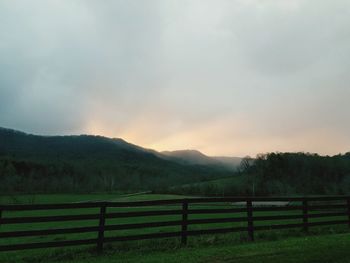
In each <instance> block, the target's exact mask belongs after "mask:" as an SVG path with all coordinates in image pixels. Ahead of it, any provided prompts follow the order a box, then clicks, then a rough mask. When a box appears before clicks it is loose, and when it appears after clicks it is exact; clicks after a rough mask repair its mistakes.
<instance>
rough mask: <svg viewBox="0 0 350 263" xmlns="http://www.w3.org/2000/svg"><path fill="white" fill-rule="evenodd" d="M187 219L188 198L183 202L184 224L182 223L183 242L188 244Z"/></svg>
mask: <svg viewBox="0 0 350 263" xmlns="http://www.w3.org/2000/svg"><path fill="white" fill-rule="evenodd" d="M187 219H188V200H187V199H184V200H183V202H182V225H181V244H182V245H186V244H187Z"/></svg>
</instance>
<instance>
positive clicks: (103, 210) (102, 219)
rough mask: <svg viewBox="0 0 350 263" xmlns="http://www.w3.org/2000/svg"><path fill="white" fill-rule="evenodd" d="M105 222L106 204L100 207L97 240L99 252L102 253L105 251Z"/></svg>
mask: <svg viewBox="0 0 350 263" xmlns="http://www.w3.org/2000/svg"><path fill="white" fill-rule="evenodd" d="M105 221H106V204H101V207H100V220H99V228H98V239H97V251H98V252H99V253H102V251H103V240H104V235H105Z"/></svg>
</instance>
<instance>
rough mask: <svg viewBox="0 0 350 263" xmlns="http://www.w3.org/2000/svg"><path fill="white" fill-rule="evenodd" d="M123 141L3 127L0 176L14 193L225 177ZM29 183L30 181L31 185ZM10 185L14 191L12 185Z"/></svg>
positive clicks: (222, 170) (213, 168) (216, 169)
mask: <svg viewBox="0 0 350 263" xmlns="http://www.w3.org/2000/svg"><path fill="white" fill-rule="evenodd" d="M160 155H161V154H160V153H157V152H156V151H153V150H149V149H144V148H142V147H139V146H137V145H133V144H130V143H128V142H126V141H124V140H122V139H117V138H114V139H111V138H106V137H102V136H92V135H79V136H39V135H31V134H26V133H24V132H20V131H15V130H11V129H5V128H0V174H1V175H6V176H2V178H0V179H2V180H3V184H2V185H3V186H4V185H7V189H10V188H11V187H12V188H14V189H13V190H14V191H21V190H28V191H29V190H31V189H23V188H25V187H26V186H29V185H31V186H33V187H36V188H37V189H35V190H41V191H43V190H45V191H46V190H50V189H54V191H60V190H62V189H65V188H67V189H72V190H74V189H78V188H79V189H83V188H86V189H95V190H98V189H101V190H106V189H108V190H113V189H154V188H161V187H165V186H169V185H174V184H180V183H189V182H196V181H203V180H204V181H205V180H208V179H214V178H220V177H227V176H230V175H231V174H232V172H231V171H230V170H229V169H227V167H225V166H218V165H212V164H211V163H202V164H199V163H197V164H194V163H191V162H190V161H189V162H188V163H180V162H177V161H174V160H171V159H169V158H165V157H164V156H163V155H162V157H160ZM28 180H30V181H31V182H28ZM9 185H11V187H9Z"/></svg>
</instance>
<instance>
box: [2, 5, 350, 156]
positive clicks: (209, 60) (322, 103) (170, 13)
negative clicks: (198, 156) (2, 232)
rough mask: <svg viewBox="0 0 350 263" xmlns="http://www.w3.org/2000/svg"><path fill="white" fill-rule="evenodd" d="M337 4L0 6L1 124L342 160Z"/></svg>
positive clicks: (346, 85)
mask: <svg viewBox="0 0 350 263" xmlns="http://www.w3.org/2000/svg"><path fill="white" fill-rule="evenodd" d="M349 100H350V1H348V0H332V1H331V0H302V1H301V0H300V1H299V0H227V1H226V0H173V1H171V0H159V1H153V0H139V1H137V0H125V1H117V0H113V1H112V0H111V1H108V0H104V1H98V0H91V1H89V0H84V1H83V0H81V1H80V0H57V1H54V0H50V1H48V0H42V1H40V0H32V1H30V0H23V1H22V0H1V1H0V126H2V127H7V128H13V129H19V130H23V131H26V132H29V133H36V134H46V135H54V134H81V133H84V134H86V133H87V134H100V135H105V136H109V137H121V138H123V139H125V140H127V141H130V142H132V143H135V144H138V145H141V146H144V147H148V148H153V149H156V150H176V149H198V150H200V151H203V152H204V153H206V154H209V155H233V156H244V155H248V154H249V155H251V156H254V155H255V154H257V153H264V152H270V151H306V152H318V153H321V154H337V153H340V152H347V151H350V101H349Z"/></svg>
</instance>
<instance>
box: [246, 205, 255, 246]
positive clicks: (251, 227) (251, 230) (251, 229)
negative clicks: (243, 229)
mask: <svg viewBox="0 0 350 263" xmlns="http://www.w3.org/2000/svg"><path fill="white" fill-rule="evenodd" d="M247 220H248V221H247V222H248V237H249V240H250V241H254V222H253V202H252V200H251V199H247Z"/></svg>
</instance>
